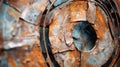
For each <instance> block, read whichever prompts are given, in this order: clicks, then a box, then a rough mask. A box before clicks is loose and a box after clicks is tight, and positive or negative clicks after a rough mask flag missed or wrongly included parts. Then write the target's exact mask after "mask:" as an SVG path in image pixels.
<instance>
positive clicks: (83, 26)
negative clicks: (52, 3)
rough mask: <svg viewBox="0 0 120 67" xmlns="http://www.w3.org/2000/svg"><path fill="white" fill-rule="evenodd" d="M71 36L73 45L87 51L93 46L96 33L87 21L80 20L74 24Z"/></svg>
mask: <svg viewBox="0 0 120 67" xmlns="http://www.w3.org/2000/svg"><path fill="white" fill-rule="evenodd" d="M72 37H73V40H74V44H75V47H76V48H77V49H78V50H80V51H89V50H91V49H92V48H93V47H94V46H95V42H96V40H97V35H96V32H95V30H94V28H93V27H92V26H91V24H90V23H89V22H88V21H80V22H79V23H78V24H76V25H75V27H74V29H73V32H72Z"/></svg>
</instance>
